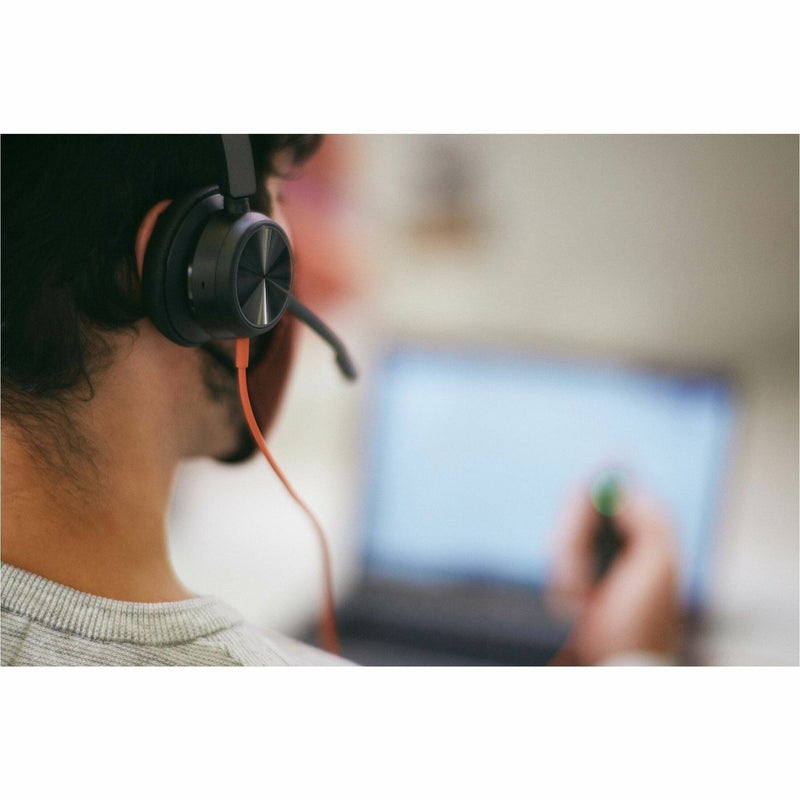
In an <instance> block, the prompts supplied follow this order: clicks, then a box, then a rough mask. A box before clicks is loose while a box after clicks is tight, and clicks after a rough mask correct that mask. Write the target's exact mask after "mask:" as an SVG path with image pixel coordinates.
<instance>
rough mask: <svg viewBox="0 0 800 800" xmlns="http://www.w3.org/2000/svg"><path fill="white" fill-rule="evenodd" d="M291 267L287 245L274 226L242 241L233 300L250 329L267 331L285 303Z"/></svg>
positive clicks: (260, 229)
mask: <svg viewBox="0 0 800 800" xmlns="http://www.w3.org/2000/svg"><path fill="white" fill-rule="evenodd" d="M291 287H292V264H291V255H290V251H289V242H288V240H287V238H286V234H285V233H284V232H283V230H282V229H281V228H279V227H277V226H276V225H264V226H262V227H259V228H256V229H255V230H254V231H253V232H252V234H251V235H250V237H249V239H248V240H247V241H246V243H245V245H244V248H243V249H242V251H241V256H240V258H239V264H238V269H237V273H236V298H237V301H238V304H239V309H240V311H241V314H242V316H243V317H244V319H245V320H246V321H247V322H248V323H249V324H250V325H252V326H253V327H254V328H270V327H272V325H274V324H275V322H276V321H277V320H278V318H279V317H280V315H281V314H282V313H283V311H284V309H285V308H286V304H287V303H288V302H289V291H290V289H291Z"/></svg>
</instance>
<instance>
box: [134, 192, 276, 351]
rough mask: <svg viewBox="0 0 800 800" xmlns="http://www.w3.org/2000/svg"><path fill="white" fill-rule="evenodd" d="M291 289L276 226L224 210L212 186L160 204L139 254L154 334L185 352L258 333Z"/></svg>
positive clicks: (251, 214)
mask: <svg viewBox="0 0 800 800" xmlns="http://www.w3.org/2000/svg"><path fill="white" fill-rule="evenodd" d="M291 288H292V253H291V249H290V247H289V241H288V238H287V236H286V234H285V233H284V231H283V229H282V228H281V227H280V226H279V225H278V224H277V223H275V222H273V221H272V220H271V219H269V218H268V217H266V216H264V215H263V214H259V213H256V212H253V211H249V212H246V213H244V214H241V215H238V216H236V215H231V214H229V213H227V212H226V211H225V210H224V198H223V197H222V195H220V194H219V192H218V189H217V188H216V187H209V188H207V189H203V190H201V191H199V192H195V193H194V194H192V195H189V196H187V197H184V198H182V199H181V200H178V201H176V202H174V203H171V204H170V205H169V206H167V208H166V209H165V210H164V212H163V213H162V214H161V215H160V216H159V218H158V220H157V222H156V225H155V226H154V229H153V233H152V235H151V238H150V242H149V243H148V246H147V249H146V251H145V256H144V264H143V268H142V292H143V297H144V304H145V310H146V311H147V313H148V315H149V316H150V318H151V319H152V321H153V323H154V324H155V326H156V327H157V328H158V329H159V330H160V331H161V333H163V334H164V335H165V336H166V337H167V338H169V339H171V340H172V341H173V342H176V343H177V344H181V345H184V346H187V347H191V346H194V345H199V344H203V343H205V342H207V341H208V340H209V339H212V338H214V339H232V338H238V337H246V338H252V337H254V336H259V335H261V334H262V333H266V332H267V331H268V330H269V329H270V328H272V327H273V326H274V325H275V324H276V323H277V321H278V320H279V319H280V316H281V314H282V313H283V312H284V310H285V309H286V307H287V304H288V302H289V297H290V292H291Z"/></svg>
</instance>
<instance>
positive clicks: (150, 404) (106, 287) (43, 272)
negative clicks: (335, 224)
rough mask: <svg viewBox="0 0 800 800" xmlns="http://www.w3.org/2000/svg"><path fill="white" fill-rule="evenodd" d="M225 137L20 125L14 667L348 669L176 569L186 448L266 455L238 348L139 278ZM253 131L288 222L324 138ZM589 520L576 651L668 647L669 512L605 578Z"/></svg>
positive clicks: (577, 560)
mask: <svg viewBox="0 0 800 800" xmlns="http://www.w3.org/2000/svg"><path fill="white" fill-rule="evenodd" d="M212 138H213V137H209V136H179V137H178V136H66V137H61V136H55V137H37V136H34V137H27V136H25V137H22V136H20V137H17V136H12V137H3V142H2V145H3V147H2V236H3V242H2V248H3V251H2V258H3V285H2V289H3V293H2V315H3V322H2V325H3V331H2V332H3V338H2V378H3V384H2V401H3V426H2V560H3V567H2V570H3V571H2V663H3V664H65V665H70V664H110V665H114V664H118V665H134V664H155V665H158V664H161V665H173V664H200V665H226V664H253V665H255V664H264V665H270V664H297V665H301V664H320V665H322V664H345V663H347V662H345V661H343V660H341V659H338V658H336V657H335V656H331V655H329V654H327V653H323V652H322V651H320V650H317V649H315V648H312V647H309V646H307V645H304V644H301V643H299V642H295V641H293V640H291V639H289V638H287V637H285V636H282V635H279V634H277V633H274V632H266V631H259V630H255V629H254V628H252V627H250V626H248V625H247V624H245V623H244V621H243V620H242V619H241V618H240V617H239V615H238V614H237V613H236V612H235V611H233V610H232V609H230V608H228V607H227V606H226V605H224V604H223V603H221V602H220V601H218V600H216V599H213V598H198V597H194V596H193V595H192V594H191V592H190V591H189V590H187V589H186V588H185V587H184V586H183V585H182V584H181V583H180V581H179V580H178V578H177V577H176V576H175V574H174V573H173V570H172V567H171V565H170V562H169V558H168V553H167V544H166V530H165V514H166V510H167V507H168V504H169V499H170V493H171V488H172V482H173V478H174V474H175V470H176V468H177V466H178V464H179V463H180V461H181V460H182V459H184V458H187V457H192V456H211V457H213V458H216V459H219V460H221V461H240V460H242V459H244V458H247V457H249V456H250V455H251V454H252V452H253V450H254V447H253V444H252V441H251V439H250V436H249V433H248V431H247V428H246V426H245V423H244V420H243V417H242V412H241V409H240V406H239V400H238V396H237V390H236V380H235V377H233V376H232V375H231V374H230V371H229V370H228V369H226V367H225V365H224V362H225V356H227V357H229V358H232V357H233V343H232V342H216V343H213V344H212V346H210V347H200V348H190V347H182V346H179V345H177V344H175V343H173V342H171V341H170V340H169V339H167V338H165V337H164V336H163V335H162V334H161V333H160V332H159V331H158V330H157V328H156V327H155V326H154V325H153V323H152V322H151V321H150V320H149V319H148V318H147V317H146V316H145V313H144V308H143V304H142V298H141V291H140V286H141V283H140V281H141V275H142V266H143V260H144V254H145V252H146V250H147V246H148V243H149V241H150V237H151V236H152V233H153V229H154V226H155V223H156V220H157V219H158V216H159V214H160V213H162V212H163V210H164V208H165V206H166V205H167V204H168V203H169V202H172V201H174V200H175V199H176V198H178V197H180V196H182V195H184V194H185V193H187V192H189V191H192V190H195V189H197V188H199V187H202V186H205V185H211V184H216V183H218V182H219V177H218V174H217V169H216V161H215V157H214V152H213V142H212V141H211V140H212ZM251 139H252V145H253V157H254V161H255V164H256V168H257V172H258V176H259V180H258V185H259V192H258V195H257V197H256V199H255V201H254V203H255V207H256V208H257V209H258V210H260V211H262V212H263V213H265V214H267V215H269V216H270V217H272V218H273V219H274V220H275V221H276V222H278V223H279V224H281V225H283V226H284V227H286V223H285V220H284V219H283V214H282V211H281V208H280V183H281V180H282V177H281V176H282V175H284V174H285V173H286V172H287V171H288V170H289V169H291V168H292V167H293V166H295V165H297V164H299V163H300V162H302V161H303V160H304V159H305V158H306V157H308V156H309V155H310V154H311V153H312V152H313V151H314V149H315V148H316V146H317V144H318V139H317V138H315V137H306V136H254V137H251ZM292 330H293V328H292V323H291V320H290V318H289V317H288V316H287V315H284V317H282V318H281V321H280V322H279V323H278V325H277V326H276V327H275V328H274V329H272V330H271V331H270V332H269V333H267V334H264V335H263V336H261V337H259V338H258V339H257V340H255V343H254V345H253V348H252V353H251V370H252V372H253V373H254V375H256V376H257V374H258V373H260V374H261V375H262V376H266V382H265V384H264V385H266V386H267V387H268V389H267V390H266V391H262V392H261V393H260V395H259V397H258V405H259V408H258V417H259V421H260V424H261V426H262V428H267V427H268V426H269V424H270V423H271V421H272V420H273V419H274V417H275V414H276V413H277V409H278V406H279V403H280V399H281V395H282V391H283V388H284V386H285V384H286V379H287V376H288V371H289V367H290V364H291V357H292V342H293V336H292ZM221 354H222V357H221ZM586 513H587V510H586V508H584V507H583V506H581V505H577V506H576V507H575V516H574V518H573V519H572V520H571V521H570V522H569V523H568V525H567V528H566V532H565V535H564V536H563V537H562V541H563V542H564V543H565V546H564V548H563V552H562V557H561V558H560V559H559V560H558V561H557V568H556V583H557V585H558V588H559V589H560V590H561V594H562V595H569V596H571V597H572V598H577V602H578V604H579V607H580V609H581V610H580V616H579V621H578V623H577V625H576V627H575V630H574V634H573V636H572V637H571V639H570V642H569V643H568V647H567V648H566V649H565V651H564V653H563V654H562V657H561V661H562V662H563V663H598V662H602V661H604V660H605V661H607V660H608V659H610V658H614V657H616V656H619V655H620V654H624V653H629V652H632V651H648V652H660V653H662V654H668V653H669V652H670V651H671V648H672V647H673V645H674V634H675V613H674V596H675V588H674V570H673V569H672V568H671V564H672V561H671V560H670V558H669V557H667V556H666V555H665V554H667V552H668V551H667V549H666V544H665V543H666V542H667V540H668V537H667V535H666V533H665V528H664V526H663V524H662V523H660V522H659V521H658V520H657V518H656V516H655V515H654V514H653V512H652V511H651V510H650V509H648V508H645V507H643V506H637V505H636V504H631V506H630V508H629V511H628V516H627V517H625V518H624V520H623V530H624V532H625V534H626V536H627V537H628V541H629V546H628V547H627V548H626V551H625V558H620V559H619V560H618V561H619V564H616V565H615V568H614V569H612V571H611V572H610V573H609V576H608V578H607V580H606V581H604V582H603V584H602V586H601V587H600V589H602V591H600V590H599V589H596V588H593V587H592V586H591V585H590V583H589V582H588V579H587V577H586V574H585V571H584V570H583V569H582V566H581V565H582V564H584V563H587V558H588V553H587V549H588V540H587V533H586V531H587V530H588V528H587V521H586V520H587V517H586ZM626 559H627V560H626ZM615 570H616V571H615ZM626 570H627V572H626ZM653 575H655V576H656V578H655V580H654V579H653ZM631 576H633V577H631ZM636 576H639V578H638V579H637V580H638V582H637V580H634V578H636ZM631 587H633V588H631ZM654 587H655V588H654ZM631 602H632V608H631Z"/></svg>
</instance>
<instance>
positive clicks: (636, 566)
mask: <svg viewBox="0 0 800 800" xmlns="http://www.w3.org/2000/svg"><path fill="white" fill-rule="evenodd" d="M597 518H598V512H597V511H596V510H595V508H594V507H593V506H592V503H591V500H590V495H589V491H588V489H583V490H582V491H580V492H579V493H578V494H577V495H576V497H575V498H574V499H573V501H572V502H571V503H570V504H569V505H568V507H567V509H566V514H565V516H564V520H563V523H562V526H561V530H560V531H559V535H558V536H557V539H556V553H555V559H554V564H553V573H552V578H551V589H550V597H551V599H552V600H554V602H555V603H556V605H557V606H558V607H560V608H562V609H564V608H566V609H569V610H570V611H571V613H572V614H573V615H574V617H575V622H574V625H573V627H572V630H571V632H570V635H569V637H568V639H567V642H566V643H565V645H564V647H563V648H562V650H561V651H560V652H559V654H558V655H557V656H556V658H555V659H554V661H553V663H554V664H598V663H600V662H602V661H605V660H607V659H610V658H612V657H614V656H619V655H622V654H625V653H634V652H638V653H641V652H647V653H651V654H658V655H660V656H664V657H674V653H675V648H676V645H677V639H678V630H679V611H678V575H677V556H676V552H675V538H674V534H673V533H672V528H671V526H670V524H669V522H668V520H667V518H666V515H665V513H664V512H663V511H662V510H661V509H660V508H659V507H658V506H657V505H656V504H655V503H654V502H653V501H652V500H649V499H647V498H646V497H644V496H642V495H639V494H632V495H631V496H629V497H628V498H626V500H625V501H624V503H623V505H622V507H621V509H620V510H619V511H618V512H617V513H616V514H615V515H614V518H613V519H614V523H615V525H616V527H617V530H618V532H619V534H620V536H621V537H622V539H623V546H622V549H621V550H620V551H619V553H618V554H617V556H616V558H615V559H614V561H613V562H612V564H611V567H610V569H609V570H608V572H607V573H606V575H605V576H604V577H603V578H602V579H601V580H600V581H599V582H595V580H594V577H593V575H592V541H593V537H594V533H595V530H596V525H597Z"/></svg>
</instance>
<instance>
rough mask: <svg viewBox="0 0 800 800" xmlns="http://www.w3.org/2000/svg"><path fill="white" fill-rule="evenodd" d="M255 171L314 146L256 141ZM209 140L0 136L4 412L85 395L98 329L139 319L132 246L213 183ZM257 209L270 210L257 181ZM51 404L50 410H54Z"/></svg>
mask: <svg viewBox="0 0 800 800" xmlns="http://www.w3.org/2000/svg"><path fill="white" fill-rule="evenodd" d="M251 141H252V144H253V157H254V160H255V164H256V168H257V170H258V171H259V172H261V173H262V174H264V173H266V174H270V173H273V174H274V173H275V171H276V170H275V157H276V155H277V154H278V153H283V152H285V151H288V152H289V154H290V155H291V157H292V160H293V162H294V163H298V162H300V161H302V160H303V159H305V158H307V157H308V156H309V155H310V154H311V153H313V152H314V150H315V149H316V148H317V146H318V145H319V141H320V137H318V136H306V135H288V134H286V135H259V136H252V137H251ZM214 148H215V142H214V137H213V136H210V135H186V136H184V135H180V136H176V135H160V136H157V135H142V136H137V135H134V136H128V135H64V136H61V135H46V136H27V135H25V136H22V135H13V136H12V135H4V136H3V137H2V167H1V168H2V399H3V415H4V416H7V417H10V418H12V419H15V420H16V421H20V422H21V421H23V419H24V418H25V417H31V416H35V415H38V414H41V413H42V401H52V403H55V404H56V405H58V406H60V407H61V408H62V409H63V408H66V407H67V403H66V400H65V398H67V397H69V398H74V397H76V396H78V397H91V396H92V382H91V376H92V374H93V373H94V371H95V370H96V369H98V368H100V367H101V366H102V364H103V361H104V357H106V356H107V355H108V353H109V350H108V347H107V345H106V344H105V339H104V337H103V333H104V332H106V333H107V332H110V331H118V330H124V329H131V328H132V326H133V324H134V323H135V322H136V321H137V320H139V319H141V318H142V317H143V316H144V310H143V307H142V302H141V296H140V291H139V277H138V273H137V270H136V262H135V255H134V241H135V237H136V232H137V230H138V227H139V224H140V222H141V221H142V219H143V218H144V216H145V214H146V212H147V211H148V209H150V208H151V207H152V206H153V205H154V204H155V203H156V202H158V201H159V200H163V199H166V198H176V197H179V196H181V195H183V194H185V193H187V192H189V191H192V190H195V189H198V188H200V187H203V186H206V185H212V184H217V183H219V175H218V173H217V167H216V163H217V162H216V160H215V150H214ZM259 185H260V187H261V194H260V197H259V202H258V203H256V207H257V208H258V209H259V210H261V211H263V212H264V213H267V214H268V213H269V211H270V209H269V197H268V195H267V193H266V190H265V187H264V181H260V182H259ZM52 403H51V405H52Z"/></svg>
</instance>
